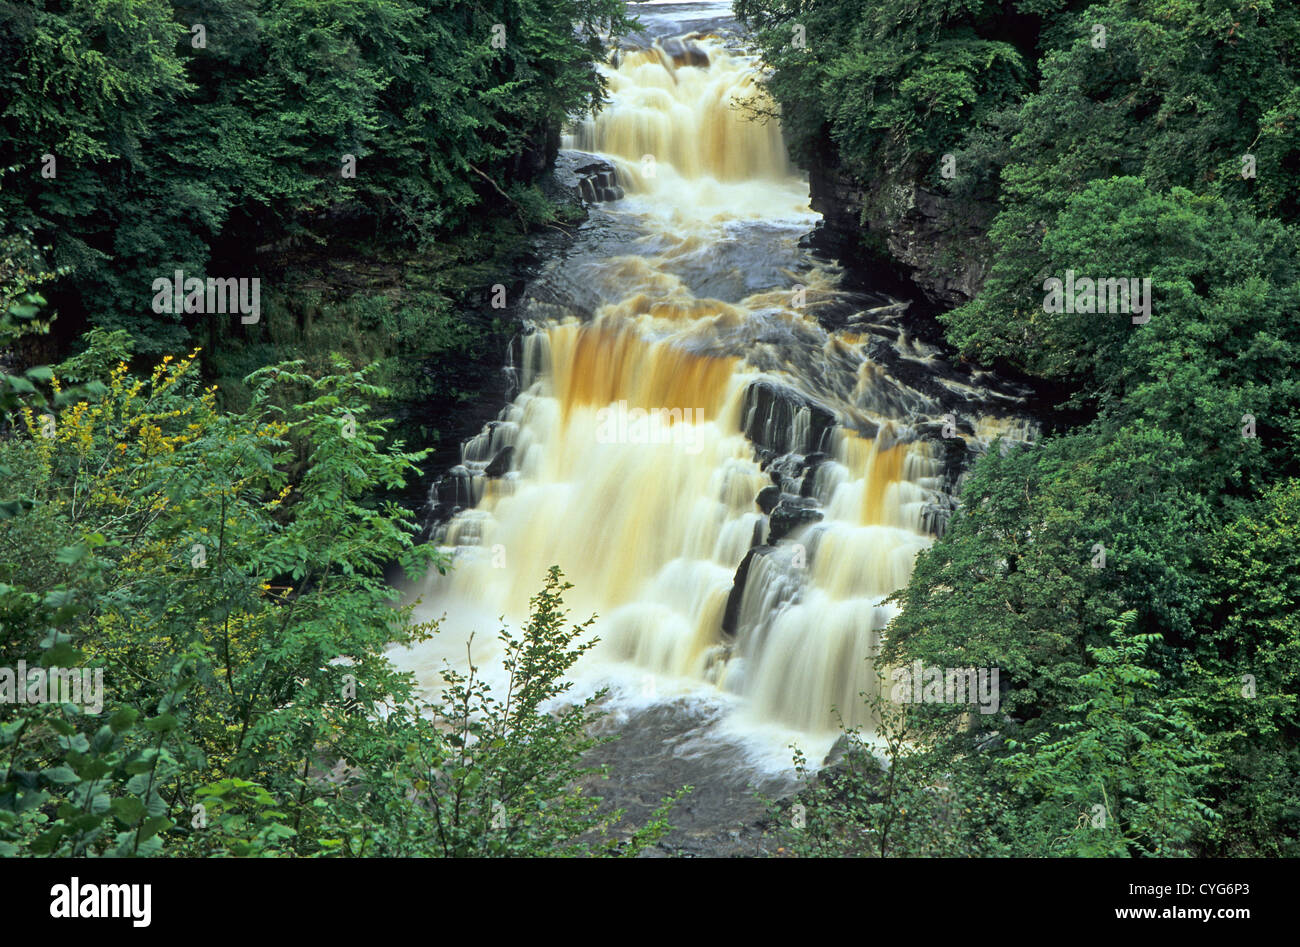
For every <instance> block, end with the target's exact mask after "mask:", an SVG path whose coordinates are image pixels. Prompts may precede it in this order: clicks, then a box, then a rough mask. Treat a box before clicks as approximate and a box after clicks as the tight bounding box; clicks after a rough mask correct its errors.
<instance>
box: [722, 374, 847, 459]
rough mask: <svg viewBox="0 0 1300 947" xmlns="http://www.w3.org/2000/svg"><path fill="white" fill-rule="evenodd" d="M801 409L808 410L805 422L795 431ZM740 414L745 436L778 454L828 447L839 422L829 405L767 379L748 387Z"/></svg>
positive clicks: (802, 410)
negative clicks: (800, 428) (833, 430)
mask: <svg viewBox="0 0 1300 947" xmlns="http://www.w3.org/2000/svg"><path fill="white" fill-rule="evenodd" d="M801 412H806V419H805V425H804V426H803V430H801V431H799V432H796V430H795V419H796V417H798V416H799V415H800V413H801ZM741 417H742V424H743V425H744V431H745V436H746V437H748V438H749V439H750V440H751V441H753V442H754V444H756V445H757V446H759V447H761V448H765V449H767V450H769V451H773V452H774V453H775V454H777V455H780V454H787V453H790V452H791V451H802V452H812V451H817V450H822V449H824V448H825V447H828V446H829V445H830V432H831V430H832V429H833V428H834V427H835V425H836V419H835V415H834V413H833V412H832V411H831V410H830V409H829V408H827V407H825V406H824V405H821V404H818V403H817V402H815V401H813V400H812V399H811V398H807V397H805V396H804V395H802V394H800V393H799V392H797V391H795V390H793V389H791V388H786V387H783V386H780V385H777V384H775V383H773V382H771V381H769V380H767V379H762V380H759V381H756V382H754V383H753V384H752V385H750V386H749V387H748V388H746V389H745V398H744V403H743V405H742V406H741ZM796 440H798V441H799V443H795V441H796Z"/></svg>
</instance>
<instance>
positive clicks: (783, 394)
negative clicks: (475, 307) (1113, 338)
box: [401, 36, 1008, 737]
mask: <svg viewBox="0 0 1300 947" xmlns="http://www.w3.org/2000/svg"><path fill="white" fill-rule="evenodd" d="M606 74H607V76H608V79H609V88H610V94H611V96H610V97H611V101H610V104H609V105H608V106H607V107H606V108H605V109H604V110H603V111H602V112H601V113H600V114H599V115H598V116H597V117H596V118H595V119H594V120H589V121H587V122H586V123H584V124H582V125H581V126H579V127H578V128H576V129H575V130H574V133H573V134H572V135H571V136H570V139H569V141H568V142H567V144H568V145H569V146H570V147H572V148H575V149H578V150H581V151H586V152H591V153H593V154H596V155H599V156H600V157H601V158H603V159H605V160H607V161H608V162H610V163H611V164H612V165H613V166H614V168H615V169H616V171H617V175H618V180H619V183H620V185H622V187H623V188H624V189H625V192H626V195H627V196H626V198H625V199H623V200H619V201H617V202H616V203H614V204H610V205H603V209H602V210H601V214H602V215H604V216H603V217H602V220H605V221H608V222H610V224H609V226H610V227H621V228H623V230H622V231H620V232H624V231H625V232H628V233H630V234H632V239H629V240H627V241H624V242H622V243H620V244H619V247H620V248H621V252H618V253H614V254H609V255H604V256H598V257H596V258H594V259H587V260H585V261H579V262H577V263H573V264H571V265H570V269H572V270H574V271H576V273H577V275H576V276H574V277H572V279H573V281H574V282H575V283H581V284H582V285H583V287H584V290H585V291H588V292H590V293H591V294H594V297H595V298H596V299H597V300H598V301H599V305H595V306H593V307H592V308H591V311H590V312H589V313H584V314H581V315H580V314H579V313H577V312H573V311H569V312H566V311H564V307H563V306H559V307H557V306H554V305H552V306H549V307H540V306H539V307H537V308H536V309H535V310H534V311H535V314H536V316H537V318H536V331H534V332H532V333H531V334H530V335H527V336H526V337H525V338H524V342H523V351H522V355H523V357H522V364H521V366H520V391H521V394H520V395H519V396H518V398H517V399H516V400H515V401H514V402H513V403H512V404H511V405H509V406H508V407H507V408H506V409H505V410H504V411H503V412H502V414H501V416H500V418H499V420H498V421H497V422H494V423H493V424H491V425H490V426H489V427H488V428H487V429H485V431H484V432H483V433H482V434H480V435H479V436H478V437H475V438H473V439H471V440H470V441H469V442H467V443H466V444H465V445H464V450H463V459H464V463H463V466H462V468H459V469H458V471H457V479H456V491H457V499H456V500H455V504H456V505H458V506H460V507H463V508H462V509H461V510H460V511H459V512H458V513H456V515H455V516H453V517H452V518H451V519H450V520H449V521H448V522H447V523H446V524H445V526H444V527H443V529H442V532H441V542H442V544H443V545H444V546H446V547H449V548H451V549H453V550H454V552H455V565H454V568H453V569H452V570H451V571H450V573H449V574H448V575H447V576H445V577H444V576H439V575H436V574H435V575H432V576H430V578H429V579H428V580H427V581H426V582H425V583H424V585H423V586H422V587H421V588H419V589H417V590H415V591H416V592H418V594H419V595H420V597H421V600H422V605H421V610H422V614H425V615H430V616H437V615H442V614H444V613H445V614H446V615H447V620H446V622H444V625H443V630H442V633H441V634H440V635H439V636H438V638H437V639H435V641H434V642H431V643H429V644H428V645H425V646H421V647H420V648H417V649H415V650H414V651H412V652H411V653H409V654H406V655H404V656H403V657H402V658H401V660H403V661H405V662H406V663H407V664H408V665H409V666H410V667H412V668H414V669H415V670H416V671H417V672H418V673H419V674H420V675H421V676H422V678H423V679H424V680H426V682H429V683H430V684H432V683H434V682H436V680H437V672H438V669H439V667H440V666H441V662H442V660H443V659H444V658H449V659H451V660H456V658H457V656H458V655H459V656H461V657H463V656H464V654H465V646H464V641H465V634H464V633H466V632H468V631H469V630H470V629H471V628H476V629H477V630H478V636H476V637H475V639H474V652H473V655H472V657H473V660H475V661H476V662H480V663H483V664H485V665H488V664H491V663H492V662H493V660H494V658H495V657H496V654H495V643H494V641H493V640H492V631H493V628H492V625H493V624H494V622H493V619H494V618H495V617H496V616H498V615H504V616H505V618H506V620H507V621H511V622H519V621H520V620H521V619H524V618H526V616H527V611H528V601H529V597H530V596H531V595H533V594H535V593H536V591H537V589H538V588H539V587H540V585H541V581H542V578H543V577H544V575H545V573H546V570H547V568H548V567H550V566H551V565H552V564H558V565H559V566H560V567H561V569H562V570H563V571H564V573H565V575H566V577H567V579H568V580H569V581H570V582H572V583H573V585H574V588H573V589H572V590H571V592H570V593H569V595H568V596H567V598H566V602H567V604H568V605H569V607H570V609H571V611H572V613H573V614H574V615H575V616H576V617H580V618H585V617H587V616H588V615H590V614H592V613H595V614H597V615H598V616H599V619H598V621H597V623H596V625H595V628H594V633H595V634H597V635H598V636H599V637H600V639H601V640H600V644H599V645H598V646H597V648H596V649H595V651H594V652H593V653H592V655H591V656H590V657H591V659H592V662H591V663H593V664H594V665H595V667H596V668H597V669H599V670H601V671H602V672H604V671H607V672H609V673H610V674H613V675H615V676H617V674H616V671H617V670H618V669H621V670H622V671H627V670H629V669H630V670H631V671H632V672H633V673H634V678H633V679H635V675H640V676H642V677H645V676H647V675H652V676H653V678H654V679H655V680H656V681H658V682H660V683H659V685H658V688H657V690H658V691H665V692H666V691H671V690H672V686H669V684H668V683H667V682H677V683H678V684H680V685H681V686H688V687H689V686H693V687H694V688H695V689H696V691H697V692H702V693H706V694H707V693H710V692H712V693H716V694H717V695H719V696H720V697H723V698H725V699H727V700H732V701H734V704H735V708H734V718H735V720H736V721H738V722H739V725H740V726H741V727H744V726H752V727H756V728H761V727H764V726H769V727H772V726H774V727H778V728H784V732H786V733H790V732H794V733H800V734H808V735H819V736H823V737H824V736H825V735H826V734H828V733H832V732H833V731H834V730H835V729H836V727H837V725H838V717H837V711H838V714H840V715H842V717H843V719H844V720H845V722H847V723H849V724H850V725H854V726H863V725H865V726H870V724H871V723H872V720H871V719H870V715H869V713H868V710H867V707H866V705H865V703H864V701H863V700H862V698H861V697H860V696H859V695H860V694H862V693H864V692H865V693H868V694H869V693H872V692H874V690H875V689H876V687H877V686H878V683H877V680H878V679H877V676H876V671H875V669H874V663H873V658H874V656H875V655H876V653H877V651H878V649H879V647H880V640H881V639H880V636H881V633H882V631H883V629H884V628H885V627H886V625H887V624H888V623H889V620H890V618H891V617H892V616H893V614H894V608H893V606H892V605H889V604H886V603H885V598H886V596H888V595H889V594H890V593H891V592H893V591H894V590H895V589H897V588H899V587H900V586H902V585H904V584H905V583H906V582H907V581H908V578H909V576H910V574H911V570H912V564H913V562H914V560H915V557H916V554H917V553H918V552H919V551H920V550H922V549H924V548H925V547H926V546H927V545H928V544H929V543H930V542H932V541H933V536H934V534H935V532H936V530H937V529H939V528H941V527H942V524H943V522H944V516H945V515H946V511H947V510H948V509H950V508H951V499H950V497H949V491H950V490H951V488H952V484H951V483H945V475H944V463H943V451H942V444H941V442H940V441H939V439H938V436H937V434H936V433H935V431H934V428H935V427H937V426H938V424H939V423H940V422H939V421H938V420H936V419H939V418H941V417H942V416H943V414H944V406H943V404H942V401H943V399H942V397H941V396H940V395H937V394H934V393H929V394H925V393H922V392H920V391H917V390H915V389H914V388H912V387H909V386H907V385H904V384H903V383H901V382H900V381H898V380H897V379H895V378H894V377H892V376H891V374H890V372H889V371H887V370H885V368H884V367H883V366H882V365H881V364H880V362H879V361H877V360H876V359H874V358H872V357H870V356H869V354H868V350H869V348H870V345H869V343H870V342H871V341H872V340H873V339H874V338H875V337H874V336H872V335H871V333H870V332H869V331H866V330H865V329H862V328H859V329H858V330H855V331H848V330H846V329H844V328H843V327H841V328H839V329H827V328H825V327H823V325H822V324H821V323H820V322H819V320H818V317H817V312H818V311H819V307H820V308H824V307H825V306H826V305H828V304H829V303H832V302H834V301H835V300H836V299H837V298H841V297H842V296H843V294H841V293H839V290H838V289H837V275H836V273H835V271H834V270H833V268H830V267H828V266H826V265H822V264H817V263H815V262H814V261H813V260H812V259H811V258H810V257H809V256H808V255H807V254H806V253H804V252H803V251H801V250H800V249H799V247H798V240H799V237H800V236H801V235H802V234H803V233H805V232H807V231H808V230H809V229H811V227H812V225H813V223H814V222H815V221H816V216H815V215H814V214H812V212H811V211H810V210H809V208H808V188H807V184H806V182H804V181H803V180H801V179H800V178H798V177H797V176H796V175H795V174H794V173H793V172H792V170H791V168H790V167H789V166H788V164H787V161H786V157H785V149H784V146H783V144H782V140H781V132H780V128H779V125H778V123H777V122H776V121H775V120H772V119H770V118H769V119H768V120H766V121H763V120H762V119H761V115H762V113H764V112H766V111H770V108H771V106H770V103H769V102H768V101H767V100H766V99H765V98H764V95H763V93H762V90H761V87H760V86H759V85H758V83H757V75H756V70H755V66H754V64H753V63H752V62H751V61H750V59H749V58H748V57H746V56H745V55H744V54H743V53H742V52H741V51H739V50H737V49H729V48H728V47H727V46H726V45H725V43H724V41H723V40H722V39H721V38H719V37H710V36H696V37H691V38H684V39H675V40H672V41H665V42H661V43H655V44H654V45H653V46H651V47H650V48H645V49H634V50H622V51H620V52H619V53H617V54H616V55H615V56H614V57H613V58H612V59H611V63H610V65H609V66H608V67H607V69H606ZM895 336H896V340H895V342H894V343H893V344H894V346H895V350H896V351H899V352H901V353H902V357H906V358H909V359H911V360H912V362H913V363H915V364H919V365H923V366H924V365H926V364H928V363H929V361H930V356H929V354H928V353H927V351H926V350H925V349H924V347H923V346H921V345H919V344H918V343H912V342H910V341H909V340H907V338H906V336H905V334H904V333H899V332H895ZM944 384H946V386H947V388H948V389H949V392H950V393H952V392H953V391H955V390H956V389H957V388H960V385H959V384H958V383H956V382H952V381H947V382H945V383H944ZM956 394H957V395H958V396H961V395H963V394H969V392H962V391H956ZM967 428H968V429H967V430H962V431H959V432H958V436H959V437H960V438H961V440H962V441H964V442H969V443H970V444H972V445H976V444H977V443H982V442H986V441H987V438H988V437H989V436H990V435H991V434H993V433H998V432H1005V431H1006V430H1007V428H1008V425H1007V423H1006V422H1003V421H998V420H996V419H994V418H990V417H979V418H976V419H973V423H972V424H970V425H967ZM977 429H978V432H977ZM624 679H626V678H624Z"/></svg>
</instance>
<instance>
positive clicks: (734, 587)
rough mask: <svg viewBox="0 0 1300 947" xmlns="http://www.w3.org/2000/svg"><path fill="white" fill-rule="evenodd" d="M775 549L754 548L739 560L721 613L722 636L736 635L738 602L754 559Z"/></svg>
mask: <svg viewBox="0 0 1300 947" xmlns="http://www.w3.org/2000/svg"><path fill="white" fill-rule="evenodd" d="M775 548H776V547H775V546H768V545H764V546H754V547H752V548H751V549H750V550H749V552H747V553H745V558H744V559H741V560H740V565H739V566H737V567H736V577H735V578H734V579H732V581H731V592H730V594H728V595H727V607H726V608H725V609H724V610H723V612H722V631H723V634H726V635H730V636H731V637H733V638H734V637H735V635H736V632H737V630H738V628H737V623H738V622H739V620H740V602H741V599H742V598H743V597H744V594H745V582H746V581H747V580H748V579H749V569H750V566H751V565H753V562H754V559H755V558H756V557H758V556H766V555H767V554H768V553H770V552H771V551H772V550H773V549H775Z"/></svg>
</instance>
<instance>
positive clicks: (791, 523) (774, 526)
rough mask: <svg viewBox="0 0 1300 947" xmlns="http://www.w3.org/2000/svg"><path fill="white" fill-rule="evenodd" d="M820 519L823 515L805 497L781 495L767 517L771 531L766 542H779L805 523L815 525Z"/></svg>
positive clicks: (812, 502) (814, 504) (813, 503)
mask: <svg viewBox="0 0 1300 947" xmlns="http://www.w3.org/2000/svg"><path fill="white" fill-rule="evenodd" d="M822 517H823V513H822V511H821V510H820V509H818V508H817V506H816V501H813V500H809V499H807V498H805V497H797V496H791V495H790V494H788V493H786V494H782V496H781V502H779V503H778V504H777V505H776V507H775V509H773V510H772V512H771V513H770V514H769V515H768V522H769V523H770V524H771V531H770V532H769V533H768V535H767V541H768V542H769V543H776V542H780V541H781V540H782V539H784V538H785V537H787V536H789V535H790V534H791V533H792V532H794V531H795V530H796V529H798V528H799V527H800V526H804V525H805V524H807V523H816V522H818V521H819V520H821V519H822Z"/></svg>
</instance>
